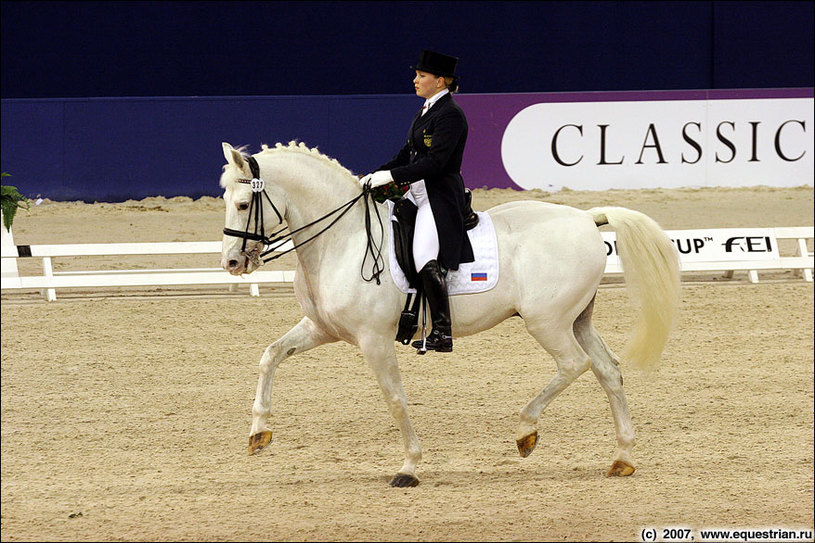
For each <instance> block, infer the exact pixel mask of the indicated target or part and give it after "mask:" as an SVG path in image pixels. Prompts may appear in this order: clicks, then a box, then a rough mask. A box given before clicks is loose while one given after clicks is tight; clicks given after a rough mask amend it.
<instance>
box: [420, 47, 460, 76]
mask: <svg viewBox="0 0 815 543" xmlns="http://www.w3.org/2000/svg"><path fill="white" fill-rule="evenodd" d="M456 64H458V57H451V56H448V55H443V54H441V53H436V52H434V51H428V50H427V49H423V50H422V54H421V55H420V56H419V62H417V63H416V66H411V67H410V68H411V69H412V70H419V71H421V72H429V73H431V74H435V75H437V76H441V77H453V78H456V77H458V76H457V75H456Z"/></svg>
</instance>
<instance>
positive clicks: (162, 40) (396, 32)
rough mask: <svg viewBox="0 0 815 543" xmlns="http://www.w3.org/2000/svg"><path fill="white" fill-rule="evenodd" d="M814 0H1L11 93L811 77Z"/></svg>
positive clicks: (5, 84) (512, 86)
mask: <svg viewBox="0 0 815 543" xmlns="http://www.w3.org/2000/svg"><path fill="white" fill-rule="evenodd" d="M813 5H814V4H813V2H811V1H807V2H783V1H778V2H769V1H767V2H735V1H734V2H701V1H700V2H661V1H647V2H387V1H382V2H306V1H304V2H240V1H235V2H115V1H108V2H70V1H67V2H7V1H4V2H2V97H3V98H61V97H98V96H108V97H120V96H258V95H325V94H334V95H336V94H393V93H397V94H410V93H412V90H413V89H412V86H411V79H412V77H413V74H412V72H411V71H410V68H409V66H410V65H412V64H413V63H414V62H415V61H416V60H417V59H418V55H419V52H420V51H421V49H422V48H429V49H434V50H437V51H440V52H443V53H447V54H452V55H455V56H458V57H460V58H461V61H460V63H459V70H458V71H459V74H460V75H461V78H462V81H461V91H462V92H465V93H504V92H568V91H613V90H661V89H675V90H681V89H725V88H771V87H811V86H813V64H814V63H815V59H813Z"/></svg>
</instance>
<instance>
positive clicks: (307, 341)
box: [249, 317, 336, 454]
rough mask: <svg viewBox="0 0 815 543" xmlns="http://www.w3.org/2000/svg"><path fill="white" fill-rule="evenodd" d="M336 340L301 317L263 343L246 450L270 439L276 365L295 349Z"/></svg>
mask: <svg viewBox="0 0 815 543" xmlns="http://www.w3.org/2000/svg"><path fill="white" fill-rule="evenodd" d="M332 341H336V339H335V338H333V337H331V336H329V335H327V334H326V333H325V332H323V331H322V330H320V328H318V327H317V325H316V324H314V321H312V320H311V319H309V318H308V317H303V320H301V321H300V322H299V323H297V325H296V326H295V327H294V328H292V329H291V330H289V331H288V332H286V334H285V335H284V336H283V337H281V338H280V339H278V340H277V341H275V342H274V343H272V344H271V345H269V346H268V347H266V351H265V352H264V353H263V356H262V357H261V359H260V374H259V375H258V388H257V391H256V392H255V402H254V404H253V405H252V428H251V429H250V430H249V454H254V453H256V452H258V451H260V450H261V449H263V448H264V447H265V446H266V445H268V444H269V443H270V442H271V441H272V431H271V430H269V428H268V427H267V426H266V422H267V420H268V418H269V415H271V413H272V378H273V377H274V372H275V370H276V369H277V366H279V365H280V363H281V362H283V360H285V359H286V358H288V357H290V356H291V355H293V354H295V353H301V352H303V351H308V350H309V349H313V348H314V347H317V346H318V345H322V344H324V343H330V342H332Z"/></svg>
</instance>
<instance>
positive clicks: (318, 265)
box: [220, 142, 680, 487]
mask: <svg viewBox="0 0 815 543" xmlns="http://www.w3.org/2000/svg"><path fill="white" fill-rule="evenodd" d="M223 150H224V156H225V157H226V160H227V164H226V165H225V166H224V170H223V175H222V176H221V181H220V182H221V187H223V188H224V189H225V192H224V200H225V203H226V221H225V226H226V228H225V235H224V239H223V253H222V261H221V264H222V266H223V267H224V269H226V270H227V271H229V272H230V273H232V274H235V275H238V274H245V273H251V272H252V271H253V270H255V269H257V267H258V266H259V265H261V264H262V262H261V261H260V259H259V258H258V255H259V254H260V251H261V250H262V248H263V247H262V246H263V245H264V242H263V241H261V239H262V237H258V236H255V235H253V234H252V233H253V232H254V231H255V230H256V229H258V228H259V227H264V228H265V229H269V228H271V227H275V226H277V225H278V223H282V222H283V221H285V223H287V225H288V228H289V229H290V230H291V231H292V232H293V234H292V241H293V242H294V244H295V246H297V249H296V254H297V271H296V274H295V279H294V290H295V294H296V296H297V300H298V301H299V303H300V306H301V308H302V310H303V313H304V314H305V317H303V319H302V320H301V321H300V322H299V323H298V324H297V325H296V326H294V327H293V328H292V329H291V330H289V331H288V332H287V333H286V334H285V335H283V337H281V338H280V339H278V340H277V341H275V342H274V343H272V344H271V345H270V346H269V347H267V348H266V350H265V352H264V353H263V356H262V357H261V359H260V375H259V378H258V385H257V391H256V394H255V401H254V404H253V407H252V427H251V429H250V431H249V453H250V454H252V453H256V452H258V451H260V450H261V449H263V448H264V447H265V446H267V445H268V444H269V443H270V442H271V439H272V432H271V430H270V429H269V427H268V426H267V419H268V418H269V416H270V415H271V405H272V404H271V400H272V380H273V376H274V372H275V369H276V368H277V366H278V365H279V364H280V363H281V362H282V361H283V360H284V359H286V358H287V357H289V356H292V355H293V354H296V353H301V352H303V351H307V350H309V349H313V348H314V347H317V346H318V345H321V344H324V343H329V342H334V341H339V340H342V341H346V342H348V343H350V344H353V345H357V346H358V347H359V348H360V350H361V351H362V354H363V356H364V357H365V360H366V362H367V363H368V364H369V366H370V368H371V370H372V371H373V373H374V375H375V376H376V379H377V381H378V382H379V386H380V388H381V389H382V392H383V394H384V397H385V402H386V403H387V405H388V408H389V410H390V412H391V415H392V416H393V418H394V419H395V420H396V423H397V425H398V426H399V429H400V431H401V435H402V439H403V440H404V448H405V461H404V464H403V465H402V467H401V468H400V469H399V471H398V472H397V473H396V475H395V477H394V478H393V479H392V480H391V482H390V484H391V486H400V487H401V486H415V485H417V484H418V483H419V479H418V478H417V476H416V466H417V464H418V463H419V461H420V460H421V457H422V449H421V446H420V445H419V440H418V439H417V437H416V434H415V432H414V431H413V427H412V426H411V423H410V419H409V417H408V412H407V399H406V396H405V391H404V388H403V386H402V381H401V376H400V371H399V365H398V362H397V359H396V350H395V344H396V343H395V339H394V338H395V336H396V330H397V324H398V320H399V317H400V313H401V310H402V307H403V305H404V302H405V297H406V295H405V294H403V293H402V292H401V291H400V290H399V289H398V288H397V287H396V286H395V285H394V283H393V280H392V279H391V276H390V274H389V273H388V271H387V260H388V259H387V257H386V258H384V261H385V262H384V263H385V266H386V269H385V271H384V273H382V274H381V276H380V278H381V284H377V282H376V281H371V280H370V275H371V264H372V261H371V259H370V255H368V257H367V259H366V246H368V244H369V239H370V237H373V239H375V240H379V239H380V238H379V237H380V234H381V227H380V224H379V222H378V221H377V220H376V217H375V216H374V217H373V220H371V221H369V223H372V226H371V227H370V229H371V230H372V232H371V234H372V236H369V235H368V233H367V232H366V227H365V223H366V209H365V206H363V205H361V204H356V205H354V204H352V205H351V206H350V207H348V208H345V211H346V213H345V215H343V216H342V218H339V219H337V220H336V222H335V223H334V224H333V225H332V226H331V227H330V228H327V229H325V230H324V232H322V234H320V235H318V236H317V237H314V238H313V239H311V240H310V241H308V242H307V243H305V244H304V245H302V246H299V245H300V244H302V243H304V242H306V241H307V240H309V238H312V237H313V236H314V235H315V234H317V233H318V232H320V231H322V230H323V229H324V228H325V222H323V224H322V225H321V224H315V225H312V226H307V225H309V224H310V223H312V222H313V221H315V220H318V219H319V218H321V217H323V216H324V215H326V214H328V213H330V212H331V211H332V210H334V209H337V208H339V207H342V206H343V204H345V203H346V202H349V201H351V200H354V199H357V201H361V200H360V199H359V197H360V195H361V189H360V186H359V183H358V181H357V177H355V176H354V175H353V174H352V173H351V172H350V171H348V170H347V169H345V168H344V167H343V166H341V165H340V164H339V163H338V162H337V161H335V160H333V159H330V158H328V157H326V156H324V155H322V154H320V153H319V152H318V151H317V150H316V149H309V148H307V147H306V146H305V145H303V144H302V143H301V144H299V145H298V144H296V143H295V142H291V143H290V144H289V145H281V144H277V145H276V147H275V148H267V147H266V146H265V145H264V146H263V150H262V152H260V153H257V154H255V155H253V156H252V157H249V156H246V155H243V154H242V153H241V152H240V151H239V150H236V149H234V148H232V146H230V145H229V144H228V143H224V144H223ZM252 169H255V175H253V174H252ZM258 170H259V172H260V174H258ZM258 176H260V177H261V178H262V179H263V180H264V181H265V189H263V190H264V191H265V192H264V193H261V192H259V190H260V187H257V186H256V189H255V192H253V189H252V185H251V180H252V178H253V177H255V178H257V177H258ZM255 184H256V185H257V181H255ZM253 194H258V195H260V194H263V198H260V197H259V196H256V197H255V198H256V199H255V200H254V204H253ZM258 200H260V201H261V202H262V205H261V206H260V211H261V214H260V215H258V214H257V211H258V205H257V201H258ZM377 205H378V206H379V208H378V211H379V213H380V214H381V215H382V216H383V223H385V224H387V222H386V219H387V210H386V208H385V206H384V205H382V204H377ZM252 208H254V209H252ZM250 209H251V210H252V213H251V215H250ZM369 213H373V210H371V211H369ZM488 213H489V215H490V217H491V218H492V221H493V223H494V225H495V229H496V232H497V238H498V251H499V261H500V276H499V281H498V283H497V285H496V286H495V288H493V289H492V290H490V291H487V292H484V293H480V294H463V295H456V296H452V297H451V300H450V309H451V314H452V321H453V335H454V337H461V336H466V335H470V334H475V333H477V332H481V331H483V330H487V329H489V328H492V327H493V326H495V325H497V324H498V323H500V322H502V321H503V320H505V319H507V318H509V317H512V316H520V317H521V318H522V319H523V320H524V323H525V324H526V328H527V330H529V333H530V334H532V336H533V337H534V338H535V339H536V340H537V341H538V342H539V343H540V344H541V345H542V346H543V348H544V349H546V351H548V352H549V354H550V355H551V356H552V357H553V358H554V360H555V362H556V363H557V374H556V375H555V376H554V378H553V379H552V380H551V382H550V383H549V384H548V385H547V386H546V387H545V388H544V389H543V391H541V393H540V394H539V395H538V396H536V397H535V398H532V399H531V400H530V401H529V403H527V404H526V405H525V406H524V407H523V408H522V409H521V410H520V424H519V427H518V431H517V434H516V441H517V445H518V450H519V452H520V455H521V456H522V457H526V456H528V455H529V454H530V453H531V452H532V450H533V449H534V448H535V445H536V444H537V441H538V432H537V429H536V425H537V421H538V417H539V416H540V414H541V412H542V411H543V409H544V408H546V406H547V405H549V403H550V402H551V401H552V400H554V399H555V397H557V395H558V394H560V393H561V392H563V390H564V389H565V388H566V387H568V386H569V385H570V384H571V383H572V382H573V381H574V380H575V379H576V378H577V377H579V376H580V375H581V374H582V373H583V372H585V371H586V370H588V369H589V368H591V370H592V371H593V372H594V375H595V376H596V377H597V379H598V380H599V382H600V384H601V385H602V387H603V388H604V389H605V391H606V394H607V396H608V399H609V402H610V404H611V412H612V415H613V418H614V427H615V431H616V436H617V444H618V449H617V455H616V458H615V459H614V461H613V463H612V465H611V468H610V469H609V470H608V472H607V475H609V476H613V475H616V476H625V475H630V474H632V473H633V472H634V469H635V468H634V465H633V461H632V459H631V450H632V448H633V446H634V430H633V426H632V423H631V417H630V415H629V412H628V407H627V404H626V399H625V393H624V390H623V380H622V376H621V374H620V370H619V367H618V365H619V359H618V357H617V356H616V355H615V354H614V353H612V351H611V350H610V349H609V348H608V346H607V345H606V343H605V342H604V341H603V339H602V338H601V337H600V334H599V333H598V332H597V330H595V328H594V326H593V325H592V322H591V317H592V309H593V307H594V300H595V294H596V292H597V289H598V286H599V284H600V280H601V278H602V276H603V273H604V269H605V264H606V248H605V245H604V243H603V239H602V237H601V235H600V232H599V230H598V226H600V225H604V224H608V225H610V226H611V227H612V228H613V229H614V230H615V231H616V232H617V245H618V252H619V255H620V258H621V261H622V264H623V269H624V270H625V279H626V284H627V285H628V286H629V287H632V286H633V287H635V288H633V289H632V291H633V292H634V293H636V294H638V295H639V296H638V298H639V300H640V305H641V314H640V318H639V321H638V323H637V325H636V329H635V333H634V334H633V336H632V338H631V340H630V341H629V347H630V349H629V350H628V358H629V359H630V360H631V361H632V362H634V363H636V364H638V365H640V366H643V367H649V366H652V365H653V364H654V363H655V362H656V361H657V360H658V359H659V357H660V355H661V353H662V350H663V347H664V345H665V343H666V341H667V338H668V335H669V332H670V329H671V327H672V324H673V321H674V317H675V314H676V310H677V307H678V302H679V290H680V280H679V260H678V256H677V251H676V249H675V247H674V245H673V244H672V243H671V241H670V240H669V239H668V237H667V236H666V235H665V233H664V232H663V231H662V230H661V229H660V227H659V226H658V225H657V224H656V223H655V222H654V221H653V220H652V219H650V218H649V217H647V216H646V215H644V214H642V213H640V212H637V211H633V210H629V209H625V208H619V207H603V208H594V209H590V210H588V211H582V210H578V209H575V208H572V207H568V206H562V205H555V204H548V203H543V202H534V201H523V202H512V203H507V204H503V205H499V206H496V207H494V208H492V209H490V210H489V211H488ZM263 217H266V220H265V223H266V224H264V225H259V224H257V223H259V222H263ZM331 220H334V219H331ZM329 222H330V221H329ZM304 226H305V227H306V228H304V229H303V230H299V229H300V228H303V227H304ZM227 232H228V233H227ZM244 232H249V234H246V235H242V234H243V233H244ZM387 238H388V236H387V235H385V236H384V246H383V247H382V251H383V254H384V255H387V254H388V253H387V250H388V243H389V241H388V239H387ZM266 241H268V240H266ZM366 270H367V271H366ZM361 272H362V273H361ZM362 275H366V276H368V277H367V278H368V280H365V279H363V277H362ZM433 356H439V355H435V354H434V355H433ZM441 356H451V355H441ZM452 356H455V355H452Z"/></svg>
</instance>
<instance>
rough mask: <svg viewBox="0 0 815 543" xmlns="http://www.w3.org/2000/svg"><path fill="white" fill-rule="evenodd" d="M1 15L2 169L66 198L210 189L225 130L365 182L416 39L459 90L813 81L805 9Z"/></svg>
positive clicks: (81, 10) (261, 5)
mask: <svg viewBox="0 0 815 543" xmlns="http://www.w3.org/2000/svg"><path fill="white" fill-rule="evenodd" d="M1 20H2V34H0V36H2V119H0V120H1V121H2V170H3V171H4V172H9V173H10V174H11V175H12V177H10V178H4V179H5V181H6V182H7V183H9V184H11V185H13V186H17V187H18V188H19V189H20V191H21V192H22V193H23V194H25V195H26V196H29V197H37V196H42V197H43V198H50V199H54V200H84V201H122V200H126V199H131V198H133V199H140V198H144V197H147V196H166V197H172V196H189V197H192V198H197V197H199V196H203V195H209V196H217V195H219V194H220V193H221V189H220V187H219V186H218V178H219V176H220V172H221V167H222V166H223V163H224V158H223V154H222V151H221V142H223V141H228V142H230V143H232V144H233V145H235V146H242V145H247V146H248V148H247V151H248V152H250V153H254V152H257V151H259V150H260V144H261V143H266V144H269V145H273V144H274V143H275V142H288V141H290V140H298V141H301V142H303V143H305V144H307V145H308V146H310V147H318V148H319V149H320V151H322V152H323V153H325V154H327V155H329V156H331V157H333V158H336V159H337V160H339V161H340V163H342V164H343V165H345V166H347V167H348V168H350V169H351V170H352V171H353V172H355V173H357V174H364V173H368V172H369V171H372V169H374V168H376V167H377V166H379V165H380V164H383V163H384V162H386V161H387V160H388V159H390V158H391V157H392V156H393V154H394V153H395V152H396V151H397V150H398V149H399V148H400V147H401V146H402V144H403V143H404V138H405V133H406V131H407V129H408V127H409V125H410V120H411V118H412V117H413V115H414V113H415V112H416V110H417V109H418V108H419V107H421V102H422V100H421V98H417V97H416V95H415V94H414V93H413V86H412V83H411V81H412V79H413V76H414V74H413V72H412V70H411V69H410V66H411V65H412V64H415V62H416V61H417V60H418V58H419V53H420V51H421V50H422V49H423V48H428V49H433V50H436V51H440V52H442V53H447V54H452V55H456V56H458V57H460V58H461V60H460V62H459V67H458V73H459V75H460V76H461V92H462V96H461V97H460V99H461V100H464V99H465V97H466V95H468V94H477V93H567V95H560V96H571V95H572V94H573V93H581V92H582V93H584V94H585V93H586V92H587V91H588V92H591V91H666V90H693V89H702V90H715V89H773V88H775V89H783V88H789V87H804V88H811V87H812V86H813V63H814V60H813V41H814V40H813V2H811V1H808V2H781V1H779V2H701V1H700V2H660V1H648V2H387V1H381V2H307V1H304V2H240V1H234V2H169V1H168V2H116V1H106V2H70V1H66V2H8V1H3V2H2V19H1ZM547 96H550V97H552V96H556V94H547ZM471 137H473V138H475V137H476V134H475V133H473V132H472V131H471ZM471 147H472V146H471ZM493 162H494V163H493ZM499 162H500V158H499V159H496V160H495V161H492V162H490V166H491V167H492V169H495V168H498V169H499V171H500V168H501V167H502V166H501V165H500V163H499ZM492 169H489V168H488V169H483V168H481V169H479V170H478V171H477V172H475V173H476V174H477V175H469V174H468V175H469V177H465V183H467V184H468V186H471V187H476V188H478V187H481V186H492V185H491V183H493V182H495V180H496V178H495V176H494V175H492V174H491V173H490V172H492ZM482 178H483V179H482Z"/></svg>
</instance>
